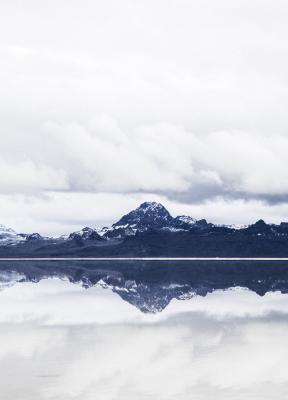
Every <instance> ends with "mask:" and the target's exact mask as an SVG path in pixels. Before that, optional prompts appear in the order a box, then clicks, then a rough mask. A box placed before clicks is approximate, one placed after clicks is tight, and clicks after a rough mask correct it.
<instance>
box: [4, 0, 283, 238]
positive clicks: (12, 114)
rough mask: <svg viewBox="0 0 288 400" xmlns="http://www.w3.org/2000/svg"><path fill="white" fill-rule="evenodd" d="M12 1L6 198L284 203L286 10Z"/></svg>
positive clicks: (7, 25) (159, 2)
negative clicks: (98, 196) (52, 195)
mask: <svg viewBox="0 0 288 400" xmlns="http://www.w3.org/2000/svg"><path fill="white" fill-rule="evenodd" d="M14 3H15V2H13V1H11V2H8V1H2V2H1V6H0V7H1V12H0V22H1V23H0V36H1V37H2V38H3V39H2V40H1V43H0V55H1V60H2V62H1V66H0V84H1V88H2V90H1V94H0V120H1V130H0V139H1V150H0V160H1V162H0V167H1V170H2V171H3V173H2V174H1V180H0V192H1V194H7V193H10V194H11V193H17V194H18V195H20V196H21V195H23V194H25V195H26V196H30V197H31V196H38V197H43V196H46V198H48V197H49V193H47V192H56V191H57V192H62V193H63V192H65V193H67V192H68V193H70V199H72V198H74V199H75V198H76V197H74V193H75V192H79V193H80V192H81V193H84V194H83V196H85V193H87V192H91V193H100V192H105V193H107V194H111V195H115V194H122V195H123V196H125V195H126V194H127V196H131V193H133V194H134V195H135V194H138V195H139V197H140V196H141V194H142V193H147V196H148V195H151V194H152V196H154V197H157V196H158V197H162V198H164V197H165V198H167V197H168V198H169V200H170V201H171V202H174V203H175V202H182V203H183V206H184V207H186V204H187V203H193V204H197V203H199V202H202V203H205V202H211V201H212V202H213V201H214V203H215V204H218V202H219V200H218V198H222V203H223V204H224V202H228V201H232V200H244V201H252V202H254V200H259V204H261V201H262V202H267V203H269V204H272V205H273V204H274V203H287V195H288V187H287V182H288V179H287V173H286V171H287V168H286V160H285V154H286V153H287V147H288V144H287V142H288V138H287V123H288V120H287V112H286V110H287V105H288V99H287V90H286V88H287V83H288V82H287V73H286V71H287V67H288V57H287V51H286V50H287V49H286V47H287V44H286V41H285V37H287V23H286V20H285V10H287V4H285V2H283V1H282V0H277V1H276V2H274V3H273V7H271V5H270V4H269V2H267V1H265V2H263V1H261V2H260V1H259V0H252V1H250V2H248V1H246V0H245V1H242V2H241V4H239V6H237V8H235V7H234V6H233V5H231V2H229V1H227V0H221V1H218V2H217V7H216V6H215V2H213V1H211V0H207V1H205V2H204V3H199V4H198V3H196V2H187V1H186V0H181V1H180V3H181V4H180V5H179V2H176V1H175V0H172V1H169V2H167V1H163V0H156V1H155V2H154V3H153V7H152V5H151V4H149V3H147V4H140V3H139V2H131V1H130V0H124V3H123V5H122V7H119V3H118V2H117V1H115V0H109V1H107V2H105V4H104V3H103V2H102V3H101V2H97V1H96V2H95V1H94V2H93V1H90V0H85V7H80V6H79V2H78V1H77V0H74V1H71V2H70V4H69V12H68V10H67V5H66V4H65V2H63V1H58V2H57V4H56V2H55V1H54V0H53V1H50V2H49V4H47V5H46V6H45V9H43V8H41V7H40V6H39V2H37V1H36V0H29V1H27V2H26V3H25V7H24V6H23V5H21V4H18V5H17V10H18V11H17V13H16V12H15V4H14ZM152 8H153V10H152ZM126 9H129V10H130V12H129V14H128V13H127V12H126V11H125V10H126ZM55 10H57V12H55ZM18 13H19V15H18ZM63 24H64V25H65V29H63ZM51 25H53V30H51ZM75 27H77V28H75ZM1 33H2V34H1ZM63 197H64V194H63ZM12 201H14V202H17V199H16V197H14V199H13V200H12ZM26 201H30V198H29V199H28V200H26ZM71 201H72V202H73V201H75V200H71ZM235 204H236V203H235ZM253 204H254V203H253ZM47 207H49V205H47ZM102 207H103V210H104V208H105V206H102ZM271 207H272V206H271ZM279 207H280V206H279ZM63 208H65V206H64V207H63ZM179 208H180V205H179ZM270 210H271V212H270V214H269V218H273V217H274V208H273V207H272V208H271V209H270ZM8 213H9V211H8ZM103 213H105V210H104V211H103ZM43 217H45V215H44V214H43ZM284 217H285V215H283V216H282V219H283V218H284ZM4 218H5V216H4ZM73 218H75V217H74V215H72V214H71V215H70V220H71V222H72V220H73ZM110 218H111V216H110ZM244 222H246V221H244ZM14 224H18V221H16V220H14V221H12V225H14ZM31 224H33V225H34V226H36V225H37V221H36V220H34V221H32V222H31ZM58 224H59V223H58ZM24 228H25V226H24V225H23V228H21V230H23V229H24ZM41 229H45V227H44V228H43V225H42V227H41ZM29 230H30V229H29Z"/></svg>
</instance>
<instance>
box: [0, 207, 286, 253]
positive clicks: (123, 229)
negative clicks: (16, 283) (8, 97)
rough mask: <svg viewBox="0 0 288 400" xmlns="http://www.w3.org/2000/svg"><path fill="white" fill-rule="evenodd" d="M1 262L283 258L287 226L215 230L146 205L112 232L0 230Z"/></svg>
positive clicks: (221, 227) (261, 223)
mask: <svg viewBox="0 0 288 400" xmlns="http://www.w3.org/2000/svg"><path fill="white" fill-rule="evenodd" d="M0 256H1V257H20V256H21V257H24V256H26V257H27V256H29V257H53V256H54V257H55V256H58V257H65V256H69V257H287V256H288V223H287V222H281V223H280V224H278V225H277V224H267V223H265V222H264V221H263V220H259V221H257V222H255V223H254V224H251V225H248V226H242V227H238V226H234V225H216V224H212V223H209V222H207V221H206V220H205V219H200V220H196V219H194V218H192V217H190V216H185V215H181V216H177V217H173V216H172V215H171V214H170V213H169V211H168V210H167V209H166V208H165V207H164V206H163V205H162V204H160V203H156V202H144V203H142V204H141V205H140V206H139V207H138V208H136V209H135V210H132V211H131V212H129V213H128V214H126V215H124V216H123V217H121V218H120V219H119V221H117V222H116V223H114V224H113V225H112V226H110V227H103V228H101V229H97V228H90V227H85V228H83V229H82V230H80V231H77V232H72V233H70V234H68V235H63V236H60V237H58V238H51V237H44V236H41V235H40V234H38V233H32V234H24V233H17V232H15V231H14V230H12V229H9V228H6V227H4V226H3V225H0Z"/></svg>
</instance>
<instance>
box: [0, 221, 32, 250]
mask: <svg viewBox="0 0 288 400" xmlns="http://www.w3.org/2000/svg"><path fill="white" fill-rule="evenodd" d="M24 240H26V238H25V236H24V235H21V234H19V233H17V232H15V231H14V230H13V229H11V228H6V227H5V226H4V225H0V245H1V246H5V245H16V244H18V243H20V242H23V241H24Z"/></svg>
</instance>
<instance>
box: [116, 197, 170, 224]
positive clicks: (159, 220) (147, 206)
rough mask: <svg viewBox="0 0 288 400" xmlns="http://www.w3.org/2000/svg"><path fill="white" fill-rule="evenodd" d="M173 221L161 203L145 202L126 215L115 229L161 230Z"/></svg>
mask: <svg viewBox="0 0 288 400" xmlns="http://www.w3.org/2000/svg"><path fill="white" fill-rule="evenodd" d="M172 221H173V217H172V216H171V215H170V213H169V211H168V210H167V209H166V208H165V207H164V206H163V205H162V204H160V203H156V202H145V203H142V204H140V206H139V207H137V208H136V209H135V210H132V211H130V212H129V213H128V214H126V215H124V216H123V217H122V218H121V219H120V220H119V221H118V222H116V223H115V224H113V227H114V228H115V227H116V228H117V227H126V228H127V227H132V228H134V229H137V230H146V229H149V228H161V227H162V226H166V225H167V224H169V223H171V222H172Z"/></svg>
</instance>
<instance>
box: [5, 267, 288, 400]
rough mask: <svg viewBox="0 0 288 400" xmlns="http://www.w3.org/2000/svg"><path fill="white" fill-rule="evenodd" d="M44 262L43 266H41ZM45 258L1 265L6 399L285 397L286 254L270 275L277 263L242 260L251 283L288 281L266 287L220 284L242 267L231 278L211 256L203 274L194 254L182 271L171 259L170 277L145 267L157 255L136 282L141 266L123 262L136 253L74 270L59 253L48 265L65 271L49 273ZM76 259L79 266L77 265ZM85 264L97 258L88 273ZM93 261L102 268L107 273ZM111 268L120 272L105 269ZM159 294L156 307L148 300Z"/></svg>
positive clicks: (153, 300)
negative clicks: (58, 260) (262, 265)
mask: <svg viewBox="0 0 288 400" xmlns="http://www.w3.org/2000/svg"><path fill="white" fill-rule="evenodd" d="M58 267H59V269H58ZM186 267H187V265H186ZM41 268H42V270H44V271H46V272H45V274H46V276H44V274H43V275H41V276H40V275H39V269H41ZM47 268H48V267H47V265H46V266H41V265H39V264H33V265H31V264H30V265H28V266H27V265H26V266H25V268H24V267H23V265H22V266H19V265H16V266H15V265H11V264H9V265H5V266H4V265H2V267H1V266H0V269H1V274H2V275H1V276H2V278H1V280H2V290H0V306H1V307H0V343H1V346H0V391H1V399H5V400H36V399H37V400H44V399H50V400H51V399H53V400H60V399H61V400H70V399H71V400H72V399H74V400H80V399H81V400H83V399H84V400H86V399H87V400H88V399H89V400H90V399H91V400H92V399H93V400H94V399H100V400H118V399H119V400H124V399H125V400H130V399H131V400H132V399H133V400H135V399H137V400H138V399H140V400H142V399H143V400H144V399H145V400H147V399H149V400H150V399H153V400H154V399H160V400H172V399H173V400H174V399H177V400H182V399H183V400H190V399H191V400H192V399H193V400H195V399H196V400H198V399H199V400H206V399H208V400H212V399H213V400H215V399H216V400H217V399H227V400H228V399H229V400H230V399H237V400H240V399H241V400H242V399H257V400H260V399H261V400H263V399H265V400H266V399H267V400H268V399H269V400H270V399H277V400H282V399H283V400H284V399H287V398H288V397H287V396H288V295H287V294H286V293H285V290H283V288H284V287H285V285H284V284H283V282H284V281H285V279H286V272H285V271H286V268H284V267H283V266H282V267H278V266H275V268H276V272H275V269H274V270H273V271H274V275H273V274H272V272H269V274H268V275H267V273H268V272H267V271H270V269H269V268H270V267H267V268H268V270H265V272H263V274H264V275H261V274H260V275H259V274H258V273H256V272H255V271H256V270H257V268H256V270H254V271H253V273H252V275H249V274H248V275H247V268H248V267H247V268H246V267H245V268H244V271H246V272H245V273H244V272H242V275H243V274H244V275H245V276H246V277H245V276H244V275H243V276H242V277H241V280H242V281H243V282H244V281H245V279H246V280H247V279H248V278H249V279H248V280H249V282H248V283H247V285H248V286H249V284H250V285H252V286H253V285H254V284H255V285H256V280H258V281H261V280H262V281H263V282H264V283H265V285H267V284H268V283H269V284H270V285H272V286H273V285H274V286H275V285H276V286H277V282H278V285H280V283H279V282H280V281H281V282H282V283H281V285H282V286H281V285H280V286H279V287H280V289H281V291H282V292H283V293H281V291H280V290H279V288H277V287H276V289H275V290H268V291H267V292H266V293H265V294H264V295H263V294H262V293H261V296H260V295H259V293H258V294H257V290H256V292H255V291H253V287H254V286H253V287H252V288H250V289H247V288H245V287H244V286H243V287H240V286H239V285H236V283H235V285H232V286H231V287H230V288H227V287H223V288H221V287H219V286H221V285H220V283H219V282H220V281H222V282H227V280H228V281H229V282H230V283H229V285H230V284H231V282H232V281H233V279H234V282H239V278H237V279H236V275H235V274H234V273H232V275H233V276H234V278H233V279H232V278H231V276H230V275H229V274H228V275H229V277H228V275H227V273H228V272H227V271H226V269H225V268H224V269H222V270H220V273H219V270H217V266H215V265H214V266H213V267H211V266H210V267H209V268H210V269H209V268H208V270H207V269H206V273H204V272H203V273H202V275H201V273H200V272H198V273H197V274H196V275H195V265H194V266H189V268H188V269H190V268H191V269H193V268H194V270H193V271H194V272H193V271H192V272H190V273H189V274H188V275H189V276H190V278H189V279H188V278H187V277H186V278H187V279H186V280H185V279H184V278H183V276H182V278H183V279H182V278H179V279H178V278H177V279H176V278H175V276H178V277H180V276H181V274H182V273H183V272H179V274H177V272H175V271H174V268H175V266H172V267H171V265H170V268H172V269H173V273H172V272H171V271H170V272H169V273H168V275H169V278H167V276H166V275H167V274H166V275H165V273H164V272H163V273H161V274H160V275H161V276H160V277H159V275H158V272H157V273H156V275H155V276H154V275H153V273H152V272H149V268H150V270H151V271H154V267H153V266H151V265H150V266H149V268H148V269H145V268H146V267H145V266H144V267H143V265H142V266H141V268H140V267H139V266H138V267H135V268H136V270H137V268H138V269H139V270H140V269H141V270H142V268H144V272H145V273H144V272H143V271H142V275H143V276H142V278H141V279H140V278H139V280H137V279H136V280H135V279H134V282H133V279H132V278H131V277H132V275H133V276H134V278H135V270H133V271H130V273H129V274H128V275H129V276H128V275H127V271H126V272H125V273H123V270H126V269H127V270H130V269H131V268H132V266H131V265H130V266H127V265H126V266H125V267H124V266H123V265H122V266H121V267H119V266H117V267H113V268H112V267H111V265H109V268H107V266H106V269H105V268H104V272H103V265H101V267H100V266H99V265H97V266H95V265H94V267H93V266H91V265H90V266H87V265H86V266H83V264H81V265H78V266H77V268H76V267H74V266H70V267H69V268H68V269H66V275H67V276H65V273H64V270H63V268H64V267H63V265H62V266H57V265H56V266H55V265H54V266H53V267H51V265H49V268H48V269H49V270H50V271H52V270H53V271H54V270H55V269H56V270H57V269H58V271H61V273H58V274H54V272H53V274H50V275H49V274H47ZM65 268H66V267H65ZM71 268H72V270H74V269H75V270H76V272H75V271H74V272H75V273H73V274H71ZM85 268H86V269H88V270H90V275H89V276H88V278H89V279H90V280H89V282H88V280H87V279H88V278H87V273H86V272H87V271H86V272H85V271H84V272H85V273H84V272H83V269H85ZM121 268H122V273H119V269H121ZM161 268H163V271H165V267H164V266H161ZM215 268H216V271H215ZM249 268H250V267H249ZM249 268H248V269H249ZM277 268H279V269H278V270H277ZM24 269H26V272H27V274H26V275H25V273H24V271H23V270H24ZM196 269H197V268H196ZM201 269H202V267H201V268H200V270H201ZM240 269H241V268H240ZM242 269H243V268H242ZM91 270H92V271H93V273H91ZM95 270H97V271H98V272H99V271H101V273H100V272H99V273H100V275H101V279H100V280H99V275H97V274H96V273H95ZM107 270H108V272H109V273H108V274H107ZM181 270H182V267H179V271H181ZM200 270H199V271H200ZM113 271H114V272H115V271H116V272H117V274H116V275H115V274H114V275H113V274H112V275H113V279H112V280H111V279H110V281H109V280H107V279H106V281H105V276H106V277H107V276H108V275H109V276H110V275H111V272H113ZM147 271H148V275H150V278H149V279H148V277H147ZM230 271H231V270H230ZM255 273H256V276H255ZM139 274H140V275H141V273H139V271H138V272H136V278H137V276H138V275H139ZM151 274H152V275H153V278H152V276H151ZM215 274H216V275H215ZM219 274H220V275H219ZM230 274H231V272H230ZM47 275H48V276H47ZM240 275H241V274H240ZM266 275H267V276H266ZM272 275H273V277H271V276H272ZM27 276H28V277H29V279H28V278H27ZM79 276H80V277H81V278H79V279H78V278H77V277H79ZM95 276H97V277H98V278H97V279H98V283H97V282H94V281H93V277H94V278H95ZM123 276H124V278H125V279H124V278H123ZM172 276H173V278H172ZM83 277H84V278H83ZM91 277H92V278H91ZM191 277H193V279H192V278H191ZM197 277H198V278H197ZM269 277H270V278H269ZM40 278H41V279H40ZM76 278H77V279H76ZM116 278H117V279H116ZM256 278H257V279H256ZM258 278H259V279H258ZM83 279H84V280H83ZM85 279H86V280H85ZM95 279H96V278H95ZM97 279H96V280H97ZM121 279H122V280H121ZM123 279H124V281H123ZM197 279H198V280H197ZM231 279H232V280H231ZM269 279H270V281H269ZM92 281H93V284H91V282H92ZM188 281H189V282H190V283H189V284H190V291H189V290H188V289H187V288H186V286H187V285H188V283H187V282H188ZM242 281H241V282H242ZM254 281H255V282H254ZM107 282H108V283H107ZM111 282H113V284H112V283H111ZM117 282H118V285H119V286H116V283H117ZM127 282H128V283H127ZM205 282H206V283H205ZM207 282H208V283H209V284H210V286H209V285H208V284H207ZM253 282H254V283H253ZM88 283H89V284H88ZM205 284H206V289H207V288H208V287H209V288H210V289H209V290H208V292H207V293H205V290H204V293H202V292H201V293H200V294H199V293H198V292H197V290H196V291H195V288H198V289H199V287H201V288H202V289H203V287H204V286H205ZM258 284H260V285H261V282H258ZM145 285H146V286H145ZM185 285H186V286H185ZM201 285H202V286H201ZM214 286H215V288H214V289H213V290H212V289H211V288H212V287H214ZM256 286H257V285H256ZM256 286H255V287H256ZM259 287H260V286H259ZM183 288H184V289H183ZM272 289H273V287H272ZM183 291H184V295H183ZM265 291H266V290H265ZM127 294H128V295H129V296H128V295H127ZM133 296H134V297H133ZM141 296H142V297H143V296H144V300H143V299H140V300H141V301H140V300H139V298H141ZM145 296H146V297H145ZM165 296H166V297H167V296H168V297H169V296H170V297H169V302H168V304H166V302H165V301H164V302H163V298H164V297H165ZM135 299H138V300H137V301H136V300H135ZM159 299H160V300H159ZM159 301H160V306H159V307H158V308H157V307H156V308H155V307H154V308H153V307H152V308H149V307H151V305H153V304H156V305H157V304H158V303H159ZM143 302H144V303H143ZM147 302H148V303H147ZM146 303H147V304H148V306H147V307H146V308H144V312H143V307H142V305H143V304H146ZM139 304H140V306H139ZM141 307H142V309H141ZM147 310H148V311H149V310H150V312H148V311H147Z"/></svg>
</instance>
